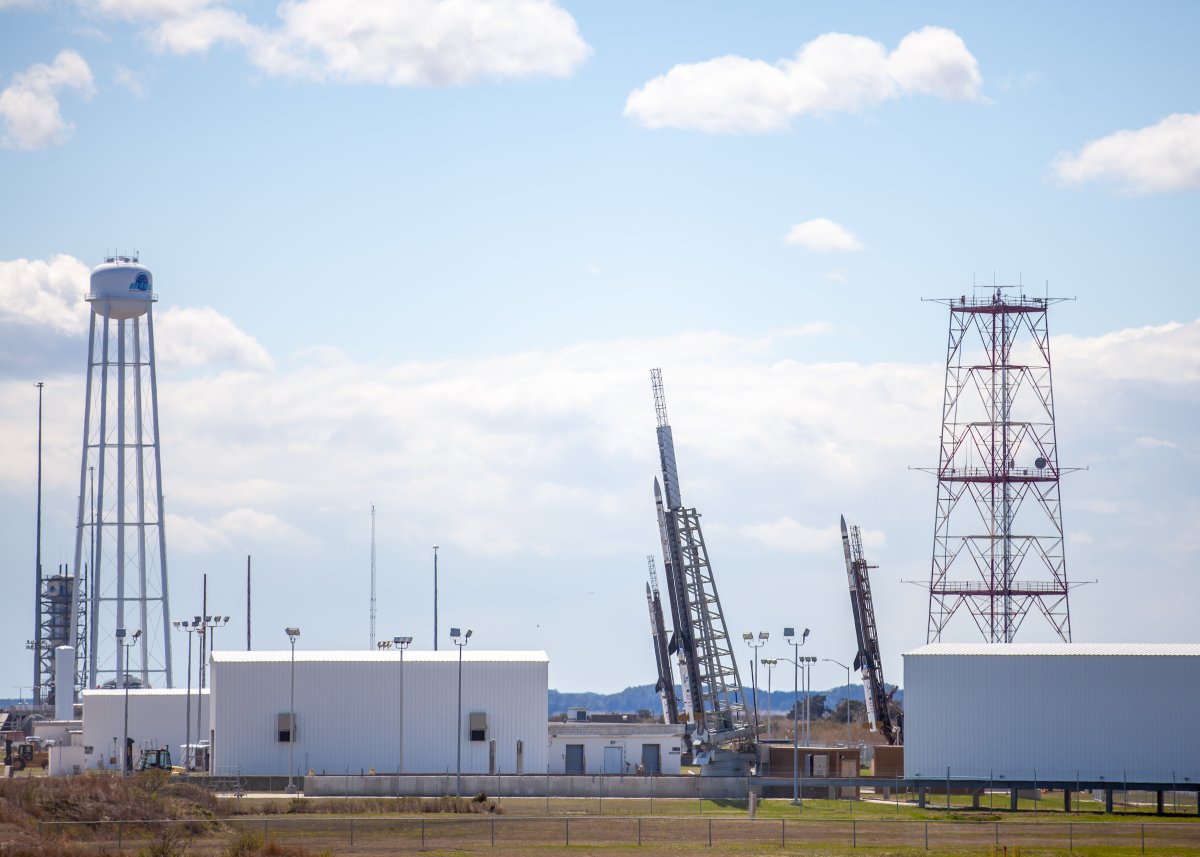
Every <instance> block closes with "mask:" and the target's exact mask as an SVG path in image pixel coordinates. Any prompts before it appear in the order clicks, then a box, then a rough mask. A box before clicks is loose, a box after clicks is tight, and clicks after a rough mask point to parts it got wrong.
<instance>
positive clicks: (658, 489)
mask: <svg viewBox="0 0 1200 857" xmlns="http://www.w3.org/2000/svg"><path fill="white" fill-rule="evenodd" d="M654 499H655V500H661V499H662V488H661V487H660V486H659V484H658V477H657V476H655V477H654Z"/></svg>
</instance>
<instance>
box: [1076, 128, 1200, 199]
mask: <svg viewBox="0 0 1200 857" xmlns="http://www.w3.org/2000/svg"><path fill="white" fill-rule="evenodd" d="M1053 170H1054V174H1055V175H1056V176H1057V177H1058V179H1059V180H1060V181H1062V182H1063V183H1065V184H1070V185H1080V184H1083V183H1085V182H1092V181H1111V182H1116V183H1117V184H1119V185H1121V186H1122V188H1123V189H1124V190H1126V191H1128V192H1130V193H1139V194H1140V193H1163V192H1167V191H1174V190H1193V189H1196V188H1200V113H1175V114H1172V115H1170V116H1168V117H1166V118H1165V119H1163V120H1162V121H1161V122H1159V123H1158V124H1157V125H1150V126H1148V127H1146V128H1140V129H1138V130H1136V131H1128V130H1126V131H1117V132H1116V133H1115V134H1110V135H1109V136H1107V137H1102V138H1100V139H1099V140H1093V141H1092V142H1090V143H1088V144H1087V145H1086V146H1084V147H1083V148H1082V149H1080V150H1079V151H1078V152H1076V153H1075V154H1070V153H1066V152H1064V153H1063V154H1060V155H1059V156H1058V158H1057V159H1056V160H1055V161H1054V164H1053Z"/></svg>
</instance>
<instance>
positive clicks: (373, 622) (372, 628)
mask: <svg viewBox="0 0 1200 857" xmlns="http://www.w3.org/2000/svg"><path fill="white" fill-rule="evenodd" d="M371 648H372V649H374V648H375V504H374V503H372V504H371Z"/></svg>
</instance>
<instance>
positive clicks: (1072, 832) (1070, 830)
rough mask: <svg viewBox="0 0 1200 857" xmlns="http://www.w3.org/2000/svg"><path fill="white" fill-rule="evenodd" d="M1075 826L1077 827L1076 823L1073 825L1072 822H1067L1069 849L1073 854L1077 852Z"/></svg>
mask: <svg viewBox="0 0 1200 857" xmlns="http://www.w3.org/2000/svg"><path fill="white" fill-rule="evenodd" d="M1074 827H1075V825H1073V824H1070V823H1068V824H1067V851H1068V852H1070V853H1072V854H1074V853H1075V830H1074Z"/></svg>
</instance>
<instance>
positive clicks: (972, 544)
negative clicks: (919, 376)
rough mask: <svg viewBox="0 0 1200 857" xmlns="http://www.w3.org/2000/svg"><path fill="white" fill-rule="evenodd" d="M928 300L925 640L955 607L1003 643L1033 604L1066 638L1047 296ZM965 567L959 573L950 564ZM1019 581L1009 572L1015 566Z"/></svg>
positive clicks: (1001, 293) (994, 293)
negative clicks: (930, 445) (931, 503)
mask: <svg viewBox="0 0 1200 857" xmlns="http://www.w3.org/2000/svg"><path fill="white" fill-rule="evenodd" d="M1020 289H1022V287H1021V286H1020V285H998V286H992V287H990V288H986V290H985V294H984V295H983V296H975V295H972V296H971V297H967V296H966V295H962V296H961V297H958V298H948V299H942V300H938V301H937V302H938V303H941V304H945V305H946V306H947V308H948V309H949V311H950V312H949V316H950V319H949V320H950V336H949V345H948V346H947V350H946V389H945V399H944V403H943V406H942V432H941V449H940V454H939V458H938V466H937V470H934V471H931V472H933V473H934V475H936V476H937V480H938V494H937V510H936V514H935V517H934V536H933V564H932V570H931V572H930V581H929V622H928V628H927V634H926V638H927V641H928V642H931V643H932V642H936V641H939V640H941V638H942V632H943V631H944V630H945V628H946V625H947V623H948V622H949V621H950V619H951V617H952V616H953V615H954V614H955V612H957V611H958V609H959V608H961V607H964V606H965V607H966V608H967V610H968V612H969V613H970V614H971V618H972V619H974V621H975V625H976V626H977V627H978V629H979V631H980V633H981V634H983V637H984V639H985V640H987V641H988V642H993V643H1011V642H1012V641H1013V639H1014V638H1015V637H1016V634H1017V631H1018V629H1019V628H1020V627H1021V624H1022V623H1023V622H1024V620H1025V617H1026V615H1028V613H1029V611H1030V609H1031V608H1034V607H1036V608H1037V610H1038V611H1039V612H1041V614H1042V615H1043V616H1045V617H1046V619H1047V620H1048V621H1049V622H1050V625H1051V627H1052V628H1053V629H1054V631H1055V633H1057V634H1058V636H1059V637H1060V638H1061V639H1062V640H1063V641H1064V642H1070V640H1071V612H1070V605H1069V601H1068V596H1069V593H1070V585H1069V584H1068V582H1067V564H1066V557H1065V555H1064V550H1063V524H1062V505H1061V501H1060V497H1059V478H1060V476H1061V475H1062V474H1063V473H1067V472H1070V470H1073V469H1075V468H1070V469H1064V468H1060V467H1059V465H1058V441H1057V434H1056V429H1055V420H1054V392H1053V387H1052V385H1051V371H1050V331H1049V327H1048V324H1047V316H1048V313H1049V307H1050V305H1051V304H1054V303H1058V302H1060V301H1061V300H1062V299H1061V298H1031V297H1026V296H1025V295H1024V294H1020V295H1019V296H1018V295H1012V294H1006V290H1020ZM959 567H962V568H965V569H966V570H967V572H968V573H967V575H966V577H967V578H968V579H965V580H963V579H960V580H954V579H952V578H951V572H952V571H953V570H954V569H955V568H959ZM1021 572H1023V573H1024V574H1025V577H1024V578H1023V579H1018V577H1017V575H1018V573H1021Z"/></svg>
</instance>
